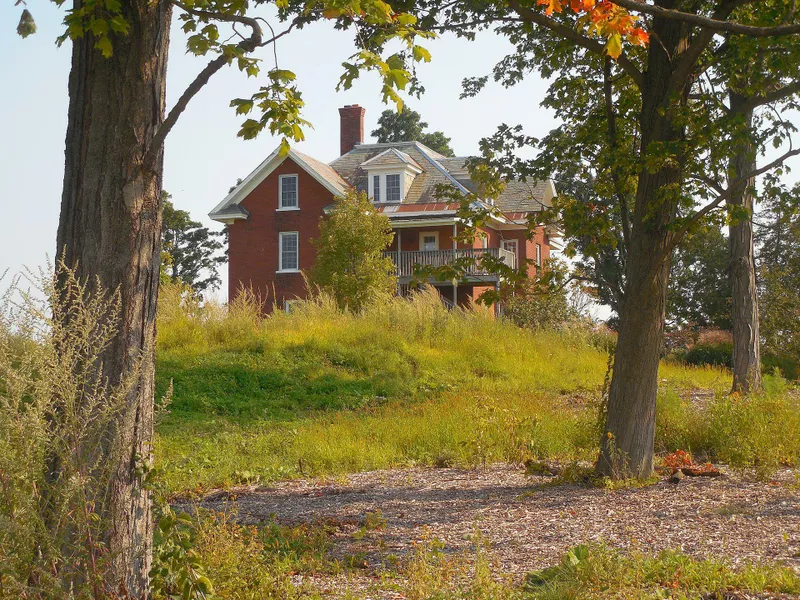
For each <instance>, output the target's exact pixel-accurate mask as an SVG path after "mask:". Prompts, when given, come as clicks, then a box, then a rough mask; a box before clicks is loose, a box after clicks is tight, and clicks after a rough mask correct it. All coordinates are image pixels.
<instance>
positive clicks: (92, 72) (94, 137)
mask: <svg viewBox="0 0 800 600" xmlns="http://www.w3.org/2000/svg"><path fill="white" fill-rule="evenodd" d="M75 2H76V6H77V5H79V4H80V3H81V0H75ZM123 15H124V17H125V19H126V20H127V21H128V23H129V25H130V31H129V33H128V35H126V36H114V37H113V38H112V43H113V56H112V57H111V58H104V57H103V56H102V55H101V53H100V51H99V50H97V49H95V48H94V44H95V41H96V40H95V38H94V36H92V35H91V34H88V33H87V34H86V35H84V37H82V38H78V39H76V40H74V41H73V49H72V69H71V72H70V78H69V96H70V102H69V113H68V125H67V139H66V153H65V154H66V156H65V174H64V190H63V196H62V200H61V216H60V220H59V226H58V238H57V244H58V245H57V255H58V256H59V258H60V259H63V261H64V263H65V264H66V265H67V266H68V267H71V268H75V269H76V270H77V274H78V276H79V277H80V278H81V279H83V280H86V281H89V282H90V283H91V282H92V281H93V280H94V278H95V277H96V278H97V280H98V281H99V283H100V284H101V285H102V286H103V287H104V288H105V289H107V290H118V291H119V294H120V300H121V313H120V330H119V333H118V335H117V336H116V337H115V338H114V340H113V342H112V343H111V344H110V345H109V347H108V348H107V349H106V350H105V351H104V353H103V356H102V364H101V365H98V368H101V369H102V374H103V376H104V377H105V378H107V381H108V382H109V384H111V385H116V384H119V383H120V381H121V380H122V379H123V377H124V376H125V375H126V374H128V373H130V372H131V369H134V368H136V366H137V365H139V364H141V367H140V371H139V375H138V380H137V384H136V385H135V386H134V388H133V391H132V392H131V393H130V394H129V396H128V398H127V400H126V404H125V406H124V409H123V410H122V411H121V414H119V415H118V416H117V417H116V419H115V422H114V424H113V427H112V429H111V430H109V431H108V432H107V438H108V439H109V449H106V448H104V449H103V451H104V452H108V456H109V457H112V456H116V455H112V454H111V453H110V446H111V442H112V441H113V442H114V443H116V444H118V447H121V448H122V452H121V455H120V456H119V458H118V459H115V460H117V462H116V465H115V466H114V474H113V476H112V481H111V483H110V485H109V490H108V502H107V503H106V504H104V507H103V508H102V509H100V508H98V509H97V510H101V511H102V513H103V514H100V515H99V516H100V517H101V518H102V519H103V521H104V522H105V523H106V524H107V527H106V529H105V530H106V531H107V534H106V539H105V540H102V541H103V542H104V544H105V546H106V550H107V552H108V555H107V556H106V557H105V558H106V559H108V560H110V563H109V571H108V572H107V573H106V577H105V578H104V579H105V580H104V585H105V586H106V591H107V592H108V594H109V595H112V596H113V595H116V594H119V595H125V594H127V595H128V596H129V597H131V598H145V597H146V596H147V594H148V573H149V570H150V564H151V558H152V534H153V531H152V522H151V521H152V516H151V510H150V497H149V494H148V493H147V492H146V491H145V490H143V488H142V481H141V478H140V476H139V475H137V470H138V469H137V468H138V467H139V466H141V465H140V461H141V460H143V459H144V460H146V459H147V458H148V457H150V456H151V441H152V435H153V394H154V364H153V354H152V352H153V351H154V346H155V318H156V301H157V295H158V281H159V266H160V246H161V174H162V158H161V153H160V152H159V156H158V159H157V160H156V161H155V164H154V166H151V167H150V168H149V169H145V168H142V158H143V156H144V155H145V153H146V151H147V149H148V144H149V143H150V141H151V140H152V138H153V134H154V132H155V130H156V129H157V128H158V126H159V125H160V124H161V122H162V121H163V118H164V104H165V89H166V66H167V51H168V45H169V26H170V19H171V9H170V4H169V3H168V2H166V1H165V0H155V1H147V0H128V1H127V2H123ZM142 357H143V363H140V360H141V359H142ZM109 460H111V458H109Z"/></svg>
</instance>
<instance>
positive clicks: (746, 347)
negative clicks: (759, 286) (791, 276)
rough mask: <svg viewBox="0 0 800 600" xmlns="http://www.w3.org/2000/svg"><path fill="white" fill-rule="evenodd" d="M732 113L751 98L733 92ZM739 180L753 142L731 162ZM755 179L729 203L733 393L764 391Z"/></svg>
mask: <svg viewBox="0 0 800 600" xmlns="http://www.w3.org/2000/svg"><path fill="white" fill-rule="evenodd" d="M730 100H731V110H733V111H736V110H738V109H740V108H741V106H742V105H743V104H745V102H746V101H747V98H745V97H744V96H741V95H740V94H737V93H735V92H731V93H730ZM744 118H745V124H746V128H747V132H748V134H749V132H750V131H751V128H752V123H753V111H752V110H750V111H746V112H745V113H744ZM731 167H732V169H731V171H732V173H733V177H734V178H735V179H737V180H738V179H740V178H742V177H746V176H747V174H748V173H752V172H754V171H755V169H756V155H755V151H754V149H753V145H752V143H751V142H747V143H745V144H743V146H742V147H741V148H740V149H739V152H738V153H737V154H736V156H734V157H733V159H732V161H731ZM754 187H755V178H754V177H750V178H747V179H746V180H744V181H742V182H741V183H739V184H737V185H736V186H735V192H734V193H733V194H732V195H731V197H730V199H729V200H728V208H729V209H733V213H734V214H733V220H732V221H731V225H730V226H729V237H730V240H729V241H730V264H729V265H728V273H729V277H730V280H731V316H732V321H733V391H734V392H743V393H745V394H746V393H749V392H755V391H758V390H759V389H761V342H760V339H759V330H758V293H757V290H756V263H755V256H754V250H753V190H754Z"/></svg>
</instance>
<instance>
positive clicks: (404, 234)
mask: <svg viewBox="0 0 800 600" xmlns="http://www.w3.org/2000/svg"><path fill="white" fill-rule="evenodd" d="M431 231H438V232H439V249H440V250H451V249H452V248H453V226H452V225H439V226H434V227H409V228H404V229H396V230H395V235H398V234H399V235H400V241H401V250H402V251H403V252H413V251H417V250H419V240H420V234H422V233H429V232H431ZM485 231H486V232H487V234H488V235H489V237H488V247H489V248H498V247H499V246H500V236H499V233H498V232H497V231H495V230H494V229H486V230H485ZM458 247H459V248H483V241H482V240H481V239H480V238H477V237H476V238H475V241H474V242H473V243H472V244H464V243H459V244H458ZM388 250H397V238H395V239H394V242H393V243H392V246H391V248H388Z"/></svg>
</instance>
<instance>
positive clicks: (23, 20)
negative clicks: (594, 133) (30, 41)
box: [17, 8, 36, 38]
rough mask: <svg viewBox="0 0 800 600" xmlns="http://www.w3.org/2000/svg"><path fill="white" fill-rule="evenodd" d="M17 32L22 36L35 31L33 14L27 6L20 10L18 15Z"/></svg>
mask: <svg viewBox="0 0 800 600" xmlns="http://www.w3.org/2000/svg"><path fill="white" fill-rule="evenodd" d="M17 33H18V34H19V35H20V36H21V37H23V38H26V37H28V36H29V35H33V34H34V33H36V23H35V21H34V20H33V15H32V14H31V13H30V11H28V9H27V8H26V9H25V10H23V11H22V14H21V15H20V17H19V24H18V25H17Z"/></svg>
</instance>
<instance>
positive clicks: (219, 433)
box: [156, 288, 800, 490]
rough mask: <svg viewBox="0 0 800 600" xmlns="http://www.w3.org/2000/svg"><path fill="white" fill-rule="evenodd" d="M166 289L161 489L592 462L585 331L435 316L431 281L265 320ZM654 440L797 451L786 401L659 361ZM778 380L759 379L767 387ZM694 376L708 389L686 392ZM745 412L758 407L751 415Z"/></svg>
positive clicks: (241, 307) (604, 358)
mask: <svg viewBox="0 0 800 600" xmlns="http://www.w3.org/2000/svg"><path fill="white" fill-rule="evenodd" d="M258 307H259V304H258V302H257V301H256V300H255V299H254V298H252V297H247V296H245V297H243V298H242V297H240V299H239V300H237V302H236V303H235V304H234V305H233V306H231V307H230V309H229V310H228V311H225V310H224V309H223V308H222V307H219V306H216V305H210V306H204V307H200V306H199V305H198V304H196V303H195V302H194V301H193V300H192V299H191V297H189V296H187V295H186V294H181V293H180V290H176V289H175V288H172V289H169V290H166V293H164V294H162V305H161V307H160V320H159V341H158V344H159V346H158V364H157V379H158V386H159V388H160V390H161V391H162V392H163V391H164V390H166V389H167V387H168V385H169V383H170V381H171V382H173V384H174V396H173V404H172V409H173V413H172V415H171V416H170V417H169V418H168V419H167V420H166V421H165V422H164V423H163V424H162V425H161V427H160V428H159V435H158V439H157V444H156V453H157V456H158V462H159V464H160V465H161V467H162V468H163V469H164V471H165V478H166V481H167V483H168V487H170V489H172V490H191V489H199V490H202V489H207V488H208V487H217V486H228V485H233V484H237V483H247V482H253V481H268V480H272V479H276V478H285V477H296V476H314V475H334V474H341V473H347V472H353V471H360V470H367V469H379V468H388V467H394V466H406V465H420V464H422V465H472V466H475V465H481V464H484V463H486V462H492V461H518V460H521V459H525V458H529V457H536V458H546V459H558V460H565V461H568V460H576V459H579V460H580V459H582V460H593V459H594V458H595V455H596V446H597V440H598V439H599V429H598V427H599V424H598V422H597V421H598V414H599V402H600V397H601V391H602V385H603V381H604V378H605V375H606V371H607V364H608V355H607V353H606V352H605V351H603V350H599V349H597V348H595V347H594V346H593V345H591V343H590V342H591V333H590V332H587V331H584V330H581V329H571V330H567V331H562V332H548V331H531V330H526V329H521V328H519V327H516V326H514V325H512V324H510V323H506V322H504V321H502V320H496V319H494V318H492V317H491V316H490V315H488V314H486V313H485V312H482V311H479V310H476V311H470V310H455V311H448V310H446V309H445V308H444V307H443V306H442V304H441V302H440V301H439V299H438V296H437V295H436V293H435V291H433V290H428V291H425V292H422V293H420V294H418V295H416V296H413V297H412V298H408V299H404V298H395V299H392V300H390V301H388V302H386V303H383V304H379V305H374V306H371V307H368V308H367V309H365V310H363V311H361V312H359V313H357V314H356V313H349V312H342V311H340V310H338V309H337V308H336V305H335V303H334V302H333V301H332V300H330V299H329V298H327V297H326V296H324V295H321V296H318V297H316V298H314V299H312V300H310V301H307V302H302V303H298V304H294V305H293V310H292V312H291V314H285V313H283V312H279V313H274V314H272V315H270V316H269V317H262V316H261V314H260V312H259V309H258ZM659 376H660V378H661V391H660V395H659V416H658V423H659V425H658V427H659V429H658V437H657V445H658V449H659V450H660V451H663V452H669V451H673V450H676V449H678V448H682V449H687V450H691V451H693V452H695V453H697V454H701V455H704V456H708V457H709V458H712V459H716V460H724V461H728V462H732V463H735V464H740V465H743V466H757V465H758V464H763V465H770V467H774V466H775V465H777V464H780V462H790V463H791V462H795V461H797V460H798V458H800V433H793V432H800V416H798V411H797V400H796V397H793V396H791V395H790V394H788V393H787V392H786V390H783V389H776V390H773V391H772V392H771V393H770V394H768V395H764V396H763V397H755V398H750V399H746V400H736V399H728V397H727V395H726V392H727V389H728V387H729V384H730V374H729V372H727V371H726V370H725V369H722V368H712V367H690V366H685V365H681V364H677V363H664V364H662V366H661V370H660V374H659ZM775 382H778V383H779V382H780V380H777V379H770V385H774V384H775ZM696 388H703V389H705V390H710V391H712V392H713V394H714V398H715V399H714V400H713V401H712V402H711V403H710V404H709V406H708V407H705V408H704V407H701V406H699V405H697V404H696V403H693V402H691V401H690V400H689V399H688V392H689V391H690V390H693V389H696ZM751 417H752V418H751Z"/></svg>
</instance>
